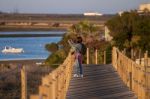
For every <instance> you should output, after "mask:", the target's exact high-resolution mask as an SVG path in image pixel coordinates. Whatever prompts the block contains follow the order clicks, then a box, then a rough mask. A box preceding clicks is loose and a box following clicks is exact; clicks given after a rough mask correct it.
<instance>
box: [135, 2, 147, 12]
mask: <svg viewBox="0 0 150 99" xmlns="http://www.w3.org/2000/svg"><path fill="white" fill-rule="evenodd" d="M144 10H148V11H150V3H145V4H141V5H140V6H139V9H138V12H143V11H144Z"/></svg>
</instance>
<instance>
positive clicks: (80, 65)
mask: <svg viewBox="0 0 150 99" xmlns="http://www.w3.org/2000/svg"><path fill="white" fill-rule="evenodd" d="M78 62H79V68H80V75H82V74H83V68H82V55H81V54H80V53H79V54H78Z"/></svg>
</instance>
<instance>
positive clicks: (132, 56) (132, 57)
mask: <svg viewBox="0 0 150 99" xmlns="http://www.w3.org/2000/svg"><path fill="white" fill-rule="evenodd" d="M131 59H132V60H134V55H133V49H131Z"/></svg>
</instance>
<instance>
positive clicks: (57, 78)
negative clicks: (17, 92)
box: [30, 54, 74, 99]
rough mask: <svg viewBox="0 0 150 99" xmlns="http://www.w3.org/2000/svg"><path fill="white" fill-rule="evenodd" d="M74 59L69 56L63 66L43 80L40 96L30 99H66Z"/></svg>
mask: <svg viewBox="0 0 150 99" xmlns="http://www.w3.org/2000/svg"><path fill="white" fill-rule="evenodd" d="M73 62H74V57H73V56H72V55H71V54H69V55H68V57H67V58H66V60H65V61H64V63H63V64H62V65H60V66H59V67H58V68H57V69H55V70H54V71H52V72H51V73H49V74H48V75H46V76H45V77H43V78H42V85H40V86H39V94H37V95H31V96H30V99H66V93H67V90H68V87H69V83H70V79H71V75H72V67H73Z"/></svg>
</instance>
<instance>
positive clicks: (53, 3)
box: [0, 0, 150, 14]
mask: <svg viewBox="0 0 150 99" xmlns="http://www.w3.org/2000/svg"><path fill="white" fill-rule="evenodd" d="M147 2H150V0H0V11H4V12H15V11H18V12H23V13H84V12H100V13H107V14H108V13H116V12H118V11H122V10H123V11H126V10H131V9H137V8H138V6H139V5H140V4H141V3H147Z"/></svg>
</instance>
